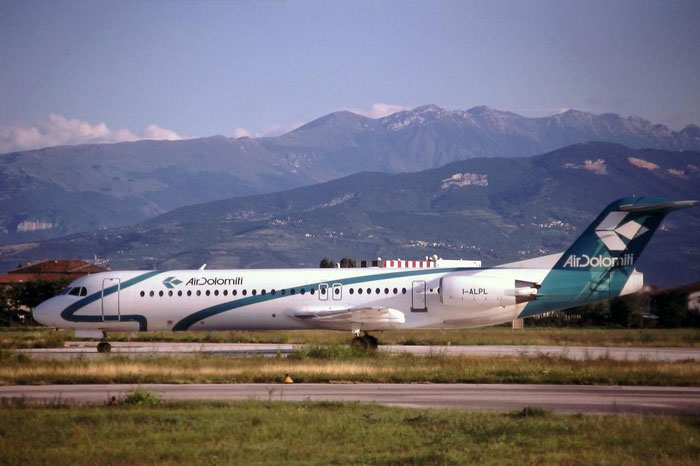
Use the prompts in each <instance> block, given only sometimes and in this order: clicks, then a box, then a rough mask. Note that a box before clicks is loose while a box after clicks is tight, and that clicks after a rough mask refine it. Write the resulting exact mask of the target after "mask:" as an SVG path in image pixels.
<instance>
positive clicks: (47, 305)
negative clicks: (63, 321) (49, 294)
mask: <svg viewBox="0 0 700 466" xmlns="http://www.w3.org/2000/svg"><path fill="white" fill-rule="evenodd" d="M52 300H53V298H51V299H47V300H46V301H44V302H43V303H41V304H39V305H38V306H37V307H35V308H34V310H33V311H32V318H34V320H36V321H37V322H39V323H40V324H41V325H46V326H51V309H52V308H53V306H52V303H51V301H52Z"/></svg>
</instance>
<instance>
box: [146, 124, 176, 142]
mask: <svg viewBox="0 0 700 466" xmlns="http://www.w3.org/2000/svg"><path fill="white" fill-rule="evenodd" d="M141 136H142V139H161V140H163V139H164V140H166V141H177V140H179V139H182V137H181V136H180V135H179V134H177V133H176V132H175V131H173V130H171V129H167V128H161V127H160V126H158V125H148V126H146V129H144V130H143V132H142V133H141Z"/></svg>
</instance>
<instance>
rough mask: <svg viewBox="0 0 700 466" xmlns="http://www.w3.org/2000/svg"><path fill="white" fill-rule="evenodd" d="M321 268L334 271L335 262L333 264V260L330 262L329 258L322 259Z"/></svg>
mask: <svg viewBox="0 0 700 466" xmlns="http://www.w3.org/2000/svg"><path fill="white" fill-rule="evenodd" d="M319 267H321V268H322V269H334V268H335V262H333V261H332V260H330V259H329V258H327V257H324V258H323V259H321V263H320V264H319Z"/></svg>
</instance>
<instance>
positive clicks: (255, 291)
mask: <svg viewBox="0 0 700 466" xmlns="http://www.w3.org/2000/svg"><path fill="white" fill-rule="evenodd" d="M257 294H258V290H256V289H255V288H253V296H255V295H257Z"/></svg>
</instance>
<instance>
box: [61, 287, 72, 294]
mask: <svg viewBox="0 0 700 466" xmlns="http://www.w3.org/2000/svg"><path fill="white" fill-rule="evenodd" d="M72 289H73V288H71V287H70V286H69V287H68V288H66V289H64V290H63V291H61V294H62V295H64V294H68V293H69V292H70V290H72Z"/></svg>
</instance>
